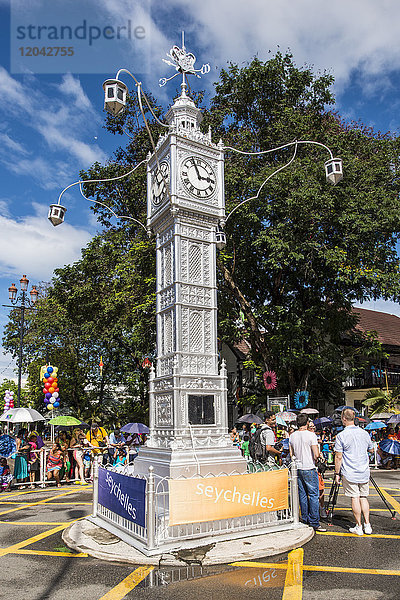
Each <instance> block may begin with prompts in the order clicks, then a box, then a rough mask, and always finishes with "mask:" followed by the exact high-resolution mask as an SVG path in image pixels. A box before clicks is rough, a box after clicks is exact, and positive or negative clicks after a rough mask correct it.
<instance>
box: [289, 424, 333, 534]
mask: <svg viewBox="0 0 400 600" xmlns="http://www.w3.org/2000/svg"><path fill="white" fill-rule="evenodd" d="M307 423H308V416H307V415H306V414H304V413H300V414H299V415H297V427H298V430H297V431H295V432H294V433H292V434H291V436H290V437H289V448H290V456H291V457H292V458H295V459H296V463H297V478H298V486H299V501H300V510H301V520H302V521H303V523H306V524H307V525H310V527H313V529H314V530H315V531H326V529H324V528H323V527H321V525H320V524H319V485H318V473H317V468H316V465H315V462H316V460H317V458H318V457H319V455H320V453H319V446H318V440H317V436H316V435H315V433H314V432H313V431H308V430H307Z"/></svg>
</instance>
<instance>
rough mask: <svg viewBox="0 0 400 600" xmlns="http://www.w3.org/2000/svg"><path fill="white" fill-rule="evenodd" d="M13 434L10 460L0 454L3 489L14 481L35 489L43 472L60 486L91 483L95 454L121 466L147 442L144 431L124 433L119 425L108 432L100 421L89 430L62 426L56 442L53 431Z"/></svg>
mask: <svg viewBox="0 0 400 600" xmlns="http://www.w3.org/2000/svg"><path fill="white" fill-rule="evenodd" d="M13 437H14V438H15V452H14V453H13V454H12V455H11V457H10V458H11V460H9V461H8V460H7V458H4V457H3V458H1V457H0V491H8V490H9V489H10V487H11V484H12V482H13V480H15V483H16V485H17V486H18V487H19V488H20V489H21V488H23V487H25V486H26V485H29V487H30V488H32V489H33V488H34V487H35V486H36V485H37V484H38V482H39V481H40V476H41V474H42V476H43V471H44V475H45V478H46V480H47V481H48V482H49V483H50V482H52V481H53V482H54V483H55V484H56V485H57V487H60V486H61V484H62V483H66V484H68V483H70V482H75V483H76V484H79V485H83V486H85V485H88V483H89V482H90V481H91V480H92V470H93V459H94V457H95V456H97V455H101V462H102V463H103V464H104V465H108V466H112V467H113V468H116V469H118V468H119V467H121V466H123V465H125V464H127V463H129V462H131V461H132V460H133V459H134V458H135V457H136V456H137V454H138V452H139V447H140V445H142V444H144V443H145V441H146V436H145V434H142V435H138V434H124V433H122V432H121V431H120V429H119V428H115V429H113V430H112V431H111V432H110V433H109V434H108V433H107V431H106V430H105V429H104V427H101V426H100V424H98V423H92V425H91V426H90V428H89V430H88V431H86V432H85V430H84V429H82V428H80V427H75V428H68V427H64V428H59V430H58V431H56V433H55V436H54V440H53V441H51V440H50V430H45V431H43V432H41V434H39V432H37V431H31V432H28V430H27V429H25V428H22V429H19V430H18V431H17V432H16V434H15V436H13ZM9 462H10V464H9ZM12 463H14V465H13V467H12ZM41 467H42V468H41ZM41 484H42V485H43V482H41Z"/></svg>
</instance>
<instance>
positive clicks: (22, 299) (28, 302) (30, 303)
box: [3, 275, 39, 408]
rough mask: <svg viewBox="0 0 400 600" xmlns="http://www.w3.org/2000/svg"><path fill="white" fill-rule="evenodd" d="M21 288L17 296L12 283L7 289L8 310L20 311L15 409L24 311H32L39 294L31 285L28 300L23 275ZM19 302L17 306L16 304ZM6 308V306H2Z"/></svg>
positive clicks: (18, 401) (20, 361)
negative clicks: (9, 303)
mask: <svg viewBox="0 0 400 600" xmlns="http://www.w3.org/2000/svg"><path fill="white" fill-rule="evenodd" d="M19 282H20V286H21V293H20V294H19V295H18V288H17V286H16V285H15V283H12V284H11V286H10V287H9V288H8V297H9V300H10V302H11V306H9V305H8V308H17V309H18V310H20V321H19V352H18V398H17V408H19V406H20V404H21V381H22V348H23V341H24V325H25V311H26V310H32V309H33V307H34V306H35V304H36V301H37V299H38V296H39V292H38V290H37V289H36V286H35V285H33V286H32V289H31V291H30V292H29V295H30V299H29V298H28V285H29V279H28V278H27V276H26V275H23V276H22V277H21V279H20V280H19ZM18 302H19V304H18ZM3 306H6V305H3Z"/></svg>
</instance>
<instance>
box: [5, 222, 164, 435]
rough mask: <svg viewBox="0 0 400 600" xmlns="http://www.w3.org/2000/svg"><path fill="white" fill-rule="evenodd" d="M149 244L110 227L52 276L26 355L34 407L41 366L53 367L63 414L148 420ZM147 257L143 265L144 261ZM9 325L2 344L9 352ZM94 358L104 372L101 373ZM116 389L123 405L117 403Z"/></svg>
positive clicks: (40, 402)
mask: <svg viewBox="0 0 400 600" xmlns="http://www.w3.org/2000/svg"><path fill="white" fill-rule="evenodd" d="M149 245H151V243H150V242H149V241H148V240H145V241H141V240H139V239H138V238H135V239H133V240H131V239H130V236H129V235H127V231H126V230H125V229H110V230H108V231H107V232H105V233H104V234H102V235H100V236H97V237H96V238H95V239H94V240H93V241H92V242H91V243H90V244H89V245H88V247H87V248H86V249H85V250H84V251H83V255H82V259H81V260H79V261H77V262H76V263H74V264H73V265H67V266H66V267H63V268H62V269H57V270H56V271H55V276H54V278H53V281H52V283H51V285H48V286H47V287H46V289H43V290H42V294H41V298H40V299H39V301H38V303H37V310H36V311H35V313H34V314H33V315H31V317H30V323H29V327H28V329H27V332H26V335H25V340H24V344H25V345H24V348H25V352H24V356H25V360H26V363H27V364H28V368H29V382H30V391H31V394H32V397H34V398H35V399H36V407H37V408H38V409H39V410H40V409H41V410H43V409H44V404H43V391H42V387H43V383H42V382H41V381H40V379H39V371H40V367H41V366H42V365H44V364H48V363H51V364H53V365H56V366H57V367H58V368H59V388H60V398H61V408H62V409H63V410H65V409H66V408H68V409H69V410H70V411H72V412H73V414H74V415H76V416H77V417H78V418H83V419H90V418H98V419H100V420H102V421H103V422H105V423H107V422H109V423H114V422H116V421H117V420H118V419H119V416H120V414H121V415H124V414H126V416H128V414H127V413H128V412H129V409H130V411H131V413H134V414H137V413H138V412H140V411H139V405H140V406H142V407H144V408H143V410H142V411H141V412H140V414H141V415H142V416H143V415H145V414H146V407H147V385H146V383H147V379H148V370H147V369H145V368H142V360H143V358H144V357H145V356H148V355H149V354H150V355H151V354H152V352H153V350H154V329H155V328H154V324H152V321H153V320H154V257H153V256H154V252H149V249H148V246H149ZM149 256H152V259H151V260H150V264H149V260H148V257H149ZM12 331H13V322H12V321H10V323H9V325H8V327H7V328H6V331H5V338H4V345H5V347H6V348H7V349H8V350H10V351H15V338H14V337H13V335H12ZM100 357H102V359H103V364H104V366H103V369H102V373H100V368H99V362H100ZM111 390H117V394H120V396H121V399H120V400H118V401H116V400H115V394H114V393H111Z"/></svg>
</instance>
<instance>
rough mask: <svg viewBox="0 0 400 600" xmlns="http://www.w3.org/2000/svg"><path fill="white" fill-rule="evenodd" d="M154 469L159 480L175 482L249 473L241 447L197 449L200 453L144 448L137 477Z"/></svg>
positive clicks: (137, 465)
mask: <svg viewBox="0 0 400 600" xmlns="http://www.w3.org/2000/svg"><path fill="white" fill-rule="evenodd" d="M150 466H152V467H153V469H154V471H153V472H154V475H155V476H156V477H157V478H158V477H160V478H163V477H170V478H172V479H177V478H178V477H195V476H196V475H202V476H203V477H204V476H205V475H208V474H210V475H220V474H221V473H226V474H227V475H228V474H230V473H232V472H234V471H236V472H237V473H240V474H243V473H246V471H247V462H246V460H245V459H244V458H243V456H242V454H241V452H240V450H239V448H238V447H237V446H226V447H223V448H221V447H207V448H196V451H193V449H189V448H185V449H173V450H172V449H170V448H151V447H150V448H147V447H146V446H144V447H142V448H140V451H139V456H138V457H137V458H136V459H135V462H134V475H147V474H148V472H149V467H150Z"/></svg>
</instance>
